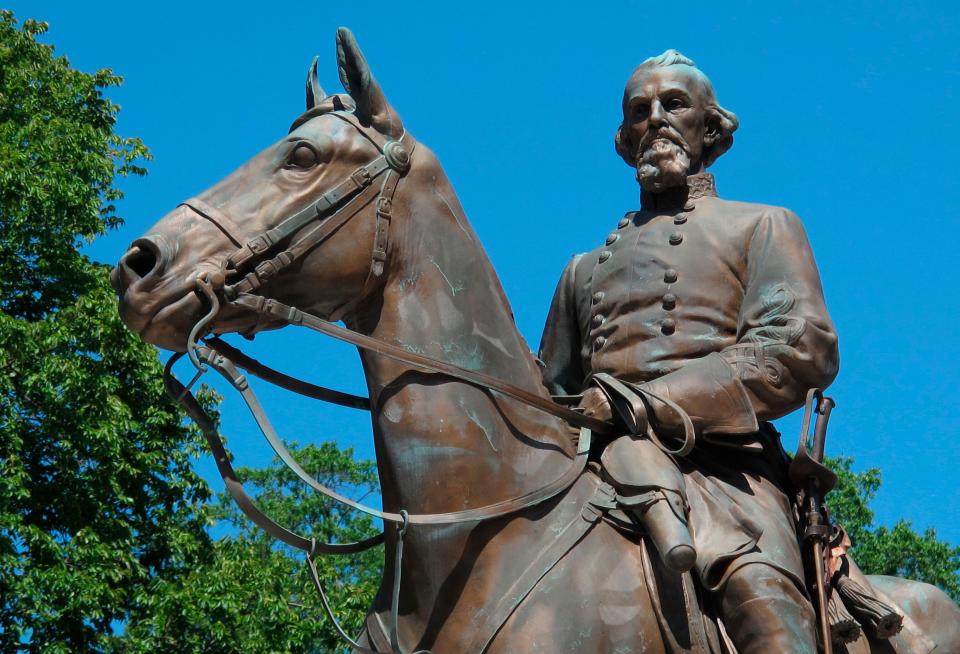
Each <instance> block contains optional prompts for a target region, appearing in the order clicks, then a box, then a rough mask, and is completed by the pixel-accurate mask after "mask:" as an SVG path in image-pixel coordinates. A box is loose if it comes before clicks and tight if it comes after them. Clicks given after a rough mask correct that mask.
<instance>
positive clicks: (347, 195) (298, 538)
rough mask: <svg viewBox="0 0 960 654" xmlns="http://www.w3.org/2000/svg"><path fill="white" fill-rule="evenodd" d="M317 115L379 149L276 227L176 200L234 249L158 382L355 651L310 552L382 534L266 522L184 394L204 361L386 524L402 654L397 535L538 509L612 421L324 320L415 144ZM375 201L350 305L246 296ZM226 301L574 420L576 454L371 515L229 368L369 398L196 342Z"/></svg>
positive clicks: (568, 481)
mask: <svg viewBox="0 0 960 654" xmlns="http://www.w3.org/2000/svg"><path fill="white" fill-rule="evenodd" d="M325 114H328V115H332V116H336V117H337V118H339V119H340V120H343V121H345V122H347V123H348V124H350V125H352V126H353V127H354V128H356V129H357V130H358V131H359V132H360V133H361V134H362V135H363V136H364V137H365V138H367V139H368V140H369V141H370V142H371V143H373V145H375V146H376V148H377V150H378V152H379V155H378V156H377V157H375V158H374V159H373V160H371V161H370V162H369V163H367V164H365V165H363V166H361V167H359V168H357V169H356V170H354V171H353V172H352V173H351V174H350V175H349V176H348V177H347V178H346V179H344V180H342V181H340V182H339V183H337V184H336V185H335V186H333V188H331V189H329V190H328V191H326V192H325V193H323V194H322V195H321V196H320V198H319V199H318V200H316V201H315V202H313V203H312V204H311V205H310V206H308V207H306V208H305V209H302V210H300V211H298V212H296V213H294V214H293V215H291V216H288V217H286V218H284V219H283V220H280V221H279V222H278V223H277V224H276V225H275V226H274V227H271V228H269V229H267V230H265V231H263V232H262V233H260V234H258V235H256V236H255V237H253V238H252V239H249V240H247V241H245V242H244V241H242V240H241V239H240V238H239V237H238V235H239V234H240V233H241V232H240V230H239V228H238V227H237V225H236V223H235V222H234V221H233V220H232V219H231V218H230V217H229V216H228V215H226V213H225V212H223V211H221V210H219V209H217V208H216V207H213V206H211V205H209V204H207V203H205V202H204V201H202V200H200V199H198V198H191V199H189V200H187V201H185V202H183V203H182V204H183V205H184V206H186V207H188V208H190V209H191V210H193V211H194V212H196V213H197V214H199V215H200V216H202V217H203V218H205V219H207V220H209V221H210V222H212V223H213V224H214V225H216V227H217V228H218V229H219V230H220V231H222V232H223V233H224V234H225V235H226V236H227V238H229V239H230V241H231V242H232V243H233V244H234V245H236V246H237V249H236V250H234V252H232V253H231V254H230V255H229V256H228V257H227V258H226V259H225V261H224V264H223V266H222V268H221V270H220V271H217V272H215V273H213V274H202V275H200V276H199V277H198V278H197V281H196V290H197V292H198V294H200V295H201V296H202V297H203V298H204V299H205V300H206V301H207V303H208V304H209V307H210V308H209V311H208V312H207V313H206V315H204V316H203V317H202V318H201V319H200V320H199V321H198V322H197V323H196V324H195V325H194V327H193V328H192V329H191V331H190V334H189V336H188V339H187V351H186V353H178V354H175V355H174V356H173V357H171V358H170V360H169V361H168V362H167V364H166V367H165V368H164V385H165V387H166V390H167V392H168V393H169V394H170V395H171V396H172V397H173V398H174V399H175V400H176V401H177V402H178V403H179V404H180V405H181V406H182V407H183V408H184V410H185V411H186V413H187V414H188V415H189V416H190V417H191V418H192V419H193V420H194V422H196V423H197V425H198V426H199V427H200V429H201V430H202V432H203V434H204V436H205V438H206V440H207V444H208V446H209V447H210V450H211V452H212V453H213V456H214V459H215V461H216V464H217V469H218V471H219V472H220V475H221V477H223V480H224V483H225V485H226V488H227V491H228V492H229V493H230V495H231V497H232V498H233V500H234V501H235V502H236V503H237V505H238V506H239V507H240V509H241V510H242V511H243V513H244V514H245V515H246V516H247V517H248V518H249V519H250V520H251V521H252V522H254V523H255V524H257V525H258V526H260V527H262V528H263V529H264V530H266V531H267V532H268V533H269V534H271V535H272V536H274V537H275V538H277V539H278V540H280V541H282V542H284V543H286V544H287V545H290V546H292V547H295V548H297V549H300V550H303V551H304V552H306V554H307V557H306V558H307V565H308V567H309V570H310V574H311V578H312V579H313V582H314V585H315V587H316V588H317V591H318V592H319V595H320V598H321V602H322V604H323V607H324V610H325V611H326V613H327V615H328V616H329V618H330V619H331V621H332V622H333V624H334V627H335V628H336V630H337V632H338V633H339V635H340V637H341V638H343V639H344V640H345V641H346V642H347V643H349V644H350V646H351V647H353V648H354V649H355V650H356V651H359V652H364V653H366V652H369V653H370V654H377V653H376V652H374V650H371V649H369V648H366V647H363V646H362V645H360V644H358V643H357V642H355V641H354V640H353V639H351V638H350V636H349V635H348V634H347V633H346V632H345V631H344V630H343V629H342V627H341V626H340V624H339V622H338V621H337V620H336V618H335V616H334V614H333V611H332V609H331V607H330V604H329V601H328V598H327V595H326V593H325V591H324V589H323V585H322V583H321V582H320V579H319V576H318V573H317V568H316V564H315V561H314V559H315V557H316V556H317V555H320V554H352V553H357V552H362V551H364V550H367V549H369V548H371V547H374V546H376V545H378V544H380V543H382V542H383V541H384V533H381V534H378V535H376V536H373V537H371V538H368V539H366V540H363V541H360V542H356V543H318V542H317V541H316V540H315V539H313V538H307V537H305V536H302V535H299V534H297V533H294V532H293V531H290V530H289V529H287V528H285V527H283V526H281V525H279V524H278V523H276V522H275V521H273V520H272V519H271V518H270V517H269V516H267V515H266V514H264V513H263V512H262V511H261V510H260V509H259V508H258V507H257V506H256V504H255V503H254V501H253V500H252V499H251V498H250V496H249V495H248V494H247V493H246V491H245V490H244V489H243V485H242V482H241V481H240V479H239V478H238V476H237V474H236V472H235V470H234V469H233V466H232V464H231V463H230V457H229V455H228V454H227V451H226V448H225V446H224V443H223V439H222V437H221V436H220V434H219V431H218V430H217V427H216V424H215V421H214V420H213V419H212V418H211V417H210V415H209V414H208V413H207V412H206V411H205V410H204V408H203V406H202V405H201V404H200V403H199V402H198V401H197V399H196V397H195V396H194V395H193V394H192V393H191V391H190V389H191V387H192V386H193V385H194V384H195V383H196V381H197V380H198V379H199V378H200V376H201V375H202V374H203V373H204V372H206V371H207V370H208V369H209V368H213V369H214V370H216V371H217V372H218V373H220V374H221V375H222V376H223V377H224V378H225V379H226V380H227V381H228V382H229V383H230V384H231V385H232V386H233V387H234V388H235V389H236V390H237V391H238V392H239V393H240V394H241V396H242V397H243V399H244V401H245V402H246V404H247V406H248V408H249V409H250V411H251V413H252V414H253V417H254V419H255V421H256V422H257V425H258V427H259V428H260V430H261V432H262V433H263V435H264V437H265V438H266V439H267V441H268V442H269V444H270V446H271V447H272V448H273V450H274V452H275V453H276V454H277V456H278V457H279V458H280V459H281V460H282V461H283V462H284V463H285V464H286V465H287V466H288V467H289V468H290V469H291V470H292V471H293V472H294V473H295V474H296V475H297V477H299V478H300V480H302V481H303V482H304V483H306V484H307V485H309V486H310V487H311V488H313V489H314V490H316V491H317V492H319V493H321V494H323V495H325V496H327V497H328V498H330V499H332V500H334V501H336V502H339V503H341V504H344V505H346V506H349V507H351V508H352V509H356V510H359V511H362V512H364V513H367V514H368V515H371V516H374V517H376V518H380V519H382V520H383V521H384V522H389V523H393V524H394V525H396V530H397V531H396V534H397V539H396V552H395V565H394V580H393V581H394V583H393V595H392V599H391V612H390V613H391V624H390V643H391V648H392V649H393V650H394V651H395V652H397V653H401V652H403V651H404V650H403V649H402V648H401V646H400V643H399V635H398V620H399V618H398V613H399V594H400V583H401V568H402V561H403V540H404V536H405V534H406V533H407V529H408V528H409V527H410V526H411V525H450V524H458V523H471V522H479V521H484V520H490V519H493V518H498V517H503V516H506V515H509V514H512V513H516V512H518V511H522V510H523V509H526V508H529V507H532V506H535V505H537V504H541V503H543V502H545V501H547V500H549V499H551V498H553V497H556V496H557V495H558V494H560V493H562V492H564V491H565V490H567V489H568V488H570V487H571V486H572V485H573V483H574V482H575V481H576V480H577V479H578V478H579V477H580V475H581V474H582V473H583V471H584V469H585V468H586V464H587V459H588V457H589V453H590V444H591V433H592V432H593V431H596V432H598V433H604V432H608V431H609V429H610V425H609V424H608V423H606V422H603V421H600V420H597V419H596V418H593V417H590V416H586V415H584V414H582V413H578V412H577V411H575V410H573V409H571V408H569V407H567V406H564V405H562V404H558V403H556V402H554V401H552V400H550V399H548V398H546V397H543V396H541V395H538V394H536V393H532V392H530V391H528V390H526V389H522V388H520V387H517V386H514V385H512V384H508V383H506V382H504V381H502V380H499V379H496V378H494V377H491V376H489V375H486V374H483V373H480V372H477V371H473V370H466V369H463V368H460V367H458V366H455V365H453V364H450V363H448V362H446V361H442V360H439V359H435V358H432V357H428V356H425V355H422V354H417V353H413V352H410V351H408V350H406V349H404V348H401V347H399V346H397V345H394V344H392V343H387V342H385V341H381V340H379V339H376V338H373V337H371V336H367V335H365V334H362V333H359V332H356V331H353V330H351V329H347V328H345V327H340V326H338V325H336V324H334V321H336V320H338V319H339V317H341V316H343V315H346V314H347V313H348V311H349V310H350V309H351V308H352V307H354V306H356V303H357V302H359V301H360V300H361V299H362V298H363V297H364V296H365V295H366V293H367V292H369V290H370V288H371V286H372V284H374V283H375V280H376V279H378V278H380V277H381V276H382V275H383V273H384V270H385V264H386V261H387V254H388V239H389V229H390V223H391V221H392V219H393V196H394V193H395V192H396V190H397V187H398V185H399V182H400V180H401V179H402V178H403V177H405V176H406V174H407V172H408V171H409V169H410V161H411V156H412V153H413V151H414V149H415V148H416V143H415V142H414V141H413V140H412V139H406V135H403V136H401V137H400V138H398V139H396V140H392V139H387V138H386V137H384V136H382V135H381V134H379V133H378V132H376V131H375V130H372V129H370V128H368V127H365V126H364V125H363V124H362V123H360V121H359V120H358V119H357V118H356V117H355V116H354V115H353V114H352V113H349V112H345V111H330V112H325ZM408 143H409V147H408ZM381 177H382V181H381V183H380V184H379V185H377V184H375V182H376V181H377V180H378V179H380V178H381ZM374 199H375V200H376V225H375V229H374V238H373V249H372V253H371V264H370V270H369V272H368V275H367V278H366V280H365V282H364V286H363V290H362V291H361V292H360V293H359V294H358V295H357V296H356V297H355V298H354V300H352V301H350V302H348V303H346V304H344V305H342V306H341V307H339V308H337V309H336V310H335V311H334V312H333V313H332V314H331V315H330V316H327V319H323V318H319V317H317V316H314V315H312V314H309V313H306V312H303V311H301V310H300V309H297V308H296V307H292V306H288V305H285V304H282V303H280V302H277V301H276V300H273V299H270V298H266V297H264V296H262V295H257V294H255V293H254V291H256V290H257V289H259V288H260V287H261V286H262V285H263V284H264V283H266V282H267V281H269V280H271V279H273V278H275V277H276V276H277V275H278V274H279V273H280V272H282V271H283V270H285V269H287V268H289V267H290V266H291V265H292V264H294V263H295V262H297V261H299V260H301V259H302V258H303V257H304V256H306V255H307V254H308V253H309V252H311V251H312V250H313V249H315V248H316V247H318V246H319V245H320V244H321V243H323V242H324V241H326V240H327V239H328V238H330V237H331V236H332V235H333V234H335V233H336V232H337V231H338V230H339V229H340V228H342V227H343V226H344V225H346V224H347V223H348V222H349V221H350V220H351V219H352V218H354V217H355V216H357V215H358V214H359V213H360V211H361V210H362V209H363V208H364V207H366V206H367V205H369V204H370V202H372V201H374ZM313 223H316V224H313ZM304 229H307V231H305V232H304V233H303V234H302V235H301V236H300V237H299V238H298V239H296V240H293V239H292V237H293V236H294V235H295V234H296V233H297V232H299V231H301V230H304ZM288 241H290V242H288ZM237 277H239V279H238V281H235V282H233V283H231V284H228V283H227V281H228V280H229V279H231V278H237ZM224 306H231V307H235V308H239V309H245V310H247V311H250V312H252V313H254V314H255V315H256V316H257V318H258V324H259V321H260V320H264V319H266V320H270V321H274V322H276V321H279V322H282V323H287V324H292V325H301V326H304V327H308V328H310V329H312V330H314V331H317V332H320V333H323V334H326V335H328V336H331V337H332V338H335V339H338V340H341V341H344V342H347V343H350V344H352V345H354V346H356V347H358V348H361V349H364V350H367V351H368V352H372V353H375V354H377V355H380V356H385V357H388V358H391V359H394V360H397V361H400V362H402V363H405V364H407V365H410V366H413V367H417V368H420V369H423V370H427V371H429V372H433V373H439V374H443V375H446V376H448V377H451V378H454V379H458V380H460V381H463V382H466V383H468V384H471V385H474V386H476V387H478V388H481V389H483V390H484V391H485V392H488V393H491V392H493V393H496V394H500V395H504V396H506V397H509V398H512V399H514V400H517V401H519V402H521V403H523V404H526V405H528V406H530V407H533V408H535V409H538V410H540V411H543V412H545V413H548V414H550V415H553V416H555V417H558V418H561V419H562V420H564V421H566V422H567V423H569V424H571V425H574V426H578V427H580V438H579V440H578V444H577V451H576V455H575V456H574V458H573V460H572V461H571V463H570V465H569V466H568V468H567V469H566V470H565V471H564V472H563V474H561V475H560V476H559V477H558V478H556V479H555V480H553V481H552V482H550V483H547V484H545V485H543V486H541V487H539V488H537V489H535V490H533V491H530V492H528V493H526V494H524V495H522V496H519V497H514V498H510V499H506V500H501V501H499V502H496V503H493V504H490V505H487V506H482V507H477V508H473V509H466V510H462V511H453V512H447V513H429V514H410V513H408V512H407V511H405V510H400V511H399V512H390V511H381V510H378V509H375V508H372V507H369V506H366V505H363V504H361V503H359V502H355V501H353V500H351V499H349V498H347V497H345V496H343V495H341V494H340V493H338V492H336V491H335V490H333V489H331V488H328V487H327V486H325V485H323V484H321V483H320V482H319V481H317V480H316V479H315V478H314V477H313V476H312V475H310V474H309V473H308V472H307V471H306V470H304V469H303V468H302V467H301V466H300V465H299V463H298V462H297V461H296V459H295V458H294V457H293V456H292V455H291V454H290V452H289V451H288V450H287V448H286V447H285V446H284V444H283V442H282V440H281V439H280V437H279V436H278V434H277V432H276V430H275V429H274V428H273V426H272V425H271V423H270V421H269V419H268V418H267V416H266V414H265V412H264V410H263V407H262V406H261V405H260V403H259V401H258V400H257V397H256V395H255V394H254V393H253V390H252V389H251V388H250V385H249V384H248V382H247V379H246V377H245V376H244V375H243V374H242V373H241V372H239V370H238V366H239V367H240V368H242V369H244V370H246V371H247V372H249V373H251V374H253V375H255V376H257V377H260V378H262V379H265V380H266V381H269V382H271V383H273V384H276V385H278V386H280V387H282V388H285V389H287V390H290V391H293V392H296V393H299V394H301V395H305V396H308V397H312V398H315V399H321V400H324V401H327V402H332V403H335V404H340V405H342V406H350V407H353V408H360V409H366V410H369V409H370V401H369V400H368V399H367V398H363V397H359V396H354V395H349V394H346V393H341V392H339V391H334V390H330V389H326V388H323V387H320V386H315V385H313V384H309V383H307V382H303V381H300V380H297V379H294V378H292V377H289V376H287V375H284V374H283V373H280V372H277V371H276V370H272V369H271V368H268V367H267V366H264V365H263V364H261V363H259V362H257V361H255V360H254V359H251V358H250V357H248V356H246V355H244V354H243V353H242V352H240V351H239V350H237V349H236V348H234V347H232V346H230V345H228V344H227V343H225V342H223V341H222V340H220V339H219V338H216V337H212V338H204V337H205V336H206V335H207V333H208V331H209V327H210V325H211V324H212V323H213V321H214V320H215V318H216V317H217V315H218V314H219V313H220V311H221V309H222V307H224ZM254 329H256V327H254ZM184 354H186V355H187V356H189V358H190V360H191V362H192V363H193V364H194V366H195V367H196V369H197V373H196V375H195V376H194V377H193V379H192V380H191V381H190V382H189V383H188V384H187V385H184V384H182V383H181V382H180V381H179V380H178V379H177V378H176V377H175V376H174V375H173V372H172V368H173V365H174V364H175V363H176V362H177V361H178V360H179V359H180V358H182V357H183V356H184ZM656 399H658V400H660V401H663V402H665V403H666V404H667V405H668V406H670V408H672V409H674V410H675V411H676V412H677V413H678V415H681V416H682V417H685V420H684V428H685V431H686V439H685V440H688V441H690V443H691V444H692V439H693V425H692V422H690V421H689V417H686V414H685V413H683V411H682V409H680V407H678V406H677V405H676V404H675V403H673V402H671V401H669V400H665V399H661V398H656ZM415 654H418V653H415Z"/></svg>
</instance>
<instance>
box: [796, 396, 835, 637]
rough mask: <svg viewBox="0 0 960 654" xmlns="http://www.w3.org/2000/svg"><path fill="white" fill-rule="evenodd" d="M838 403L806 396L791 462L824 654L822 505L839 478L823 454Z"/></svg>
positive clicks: (825, 537) (826, 538) (826, 544)
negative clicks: (797, 440) (796, 445)
mask: <svg viewBox="0 0 960 654" xmlns="http://www.w3.org/2000/svg"><path fill="white" fill-rule="evenodd" d="M835 406H836V403H835V402H834V401H833V399H832V398H829V397H825V396H824V395H823V392H822V391H821V390H820V389H819V388H812V389H810V391H808V392H807V401H806V406H805V408H804V413H803V426H802V427H801V428H800V444H799V446H798V447H797V453H796V455H795V456H794V457H793V461H791V462H790V480H791V481H792V482H793V485H794V487H795V488H797V489H801V490H802V493H803V499H802V502H801V506H802V509H803V511H804V512H803V517H804V519H805V523H806V527H805V529H804V532H803V544H804V547H805V548H808V551H809V552H810V556H811V558H812V559H813V561H812V566H813V570H814V577H815V587H816V588H815V591H816V601H817V617H818V627H819V632H820V641H821V642H822V643H823V651H824V654H833V643H832V638H831V635H830V618H829V615H828V614H827V601H828V599H829V587H830V585H829V584H830V580H829V579H827V572H826V565H825V564H824V554H825V552H829V551H830V531H831V529H830V517H829V516H828V515H827V511H826V507H825V506H824V504H823V498H824V496H825V495H826V494H827V493H828V492H830V491H831V490H832V489H833V487H834V486H836V485H837V475H836V474H834V473H833V471H832V470H830V469H829V468H827V467H826V466H824V465H823V451H824V445H825V444H826V438H827V422H828V421H829V420H830V412H831V411H833V408H834V407H835ZM814 413H815V414H816V416H817V417H816V421H815V423H814V428H813V435H812V436H811V434H810V420H811V417H812V416H813V414H814Z"/></svg>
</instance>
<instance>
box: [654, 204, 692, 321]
mask: <svg viewBox="0 0 960 654" xmlns="http://www.w3.org/2000/svg"><path fill="white" fill-rule="evenodd" d="M695 207H696V205H694V204H693V202H687V203H686V204H685V205H683V211H684V212H690V211H693V210H694V208H695ZM686 222H687V213H678V214H677V215H676V216H674V217H673V224H674V225H677V226H678V227H679V226H680V225H683V224H685V223H686ZM668 242H669V243H670V245H680V244H681V243H683V232H681V231H680V230H679V229H675V230H673V231H672V232H671V233H670V237H669V238H668ZM679 278H680V274H679V273H678V272H677V271H676V270H674V269H673V268H667V269H666V270H665V271H664V272H663V281H664V283H665V284H667V285H668V290H667V292H666V293H664V294H663V297H662V298H660V306H661V307H663V310H664V311H673V310H674V309H675V308H676V306H677V296H676V295H675V294H673V293H671V292H670V291H669V285H670V284H673V283H675V282H676V281H677V279H679ZM675 331H677V321H676V320H674V319H673V318H671V317H669V316H667V317H666V318H664V319H663V320H662V321H660V333H662V334H663V335H665V336H670V335H671V334H673V333H674V332H675Z"/></svg>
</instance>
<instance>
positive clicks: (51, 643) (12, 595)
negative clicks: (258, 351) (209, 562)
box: [0, 269, 210, 652]
mask: <svg viewBox="0 0 960 654" xmlns="http://www.w3.org/2000/svg"><path fill="white" fill-rule="evenodd" d="M95 271H96V269H92V270H91V271H90V272H91V275H93V274H94V272H95ZM94 279H97V280H98V282H99V285H98V286H97V287H95V288H94V289H93V290H92V291H90V292H88V293H87V294H85V295H83V296H81V297H80V299H78V300H77V301H76V302H75V303H74V304H72V305H70V306H66V307H64V308H62V309H61V310H60V311H57V312H56V313H55V314H51V316H49V317H48V318H46V319H43V320H37V321H25V320H20V319H17V318H13V317H11V316H9V315H7V314H6V313H3V312H0V370H3V371H4V374H3V375H0V598H2V600H0V651H4V652H12V651H16V649H17V646H18V644H19V643H21V642H29V643H30V645H29V646H25V647H24V648H23V651H31V652H32V651H38V652H39V651H43V652H82V651H97V650H98V649H99V646H100V643H101V642H102V641H103V638H104V634H109V633H110V632H111V631H112V624H113V623H114V622H115V621H122V620H124V619H125V618H126V612H127V610H128V608H129V606H130V605H131V602H133V601H134V600H135V599H136V598H137V597H138V596H139V595H142V594H144V593H146V592H148V588H149V584H150V581H151V578H152V577H154V576H156V575H162V576H164V577H167V578H170V579H175V578H177V577H178V576H181V575H183V574H185V573H186V572H187V570H188V569H189V567H190V566H191V565H192V562H193V561H194V560H195V559H196V558H197V557H198V556H203V555H204V554H205V553H206V552H208V551H209V550H210V543H209V537H208V536H207V534H206V524H207V520H208V519H207V518H206V516H205V512H204V502H205V501H206V500H207V499H208V497H209V492H208V490H207V487H206V484H205V483H204V482H203V480H202V479H200V478H199V477H198V476H197V475H196V473H194V472H193V469H192V467H191V459H192V458H193V457H194V456H195V455H196V454H197V453H198V448H199V445H200V440H199V436H198V434H197V433H195V431H194V430H188V429H184V427H183V426H182V419H181V416H180V415H179V413H178V412H177V411H176V410H175V408H174V407H173V406H172V405H171V404H170V403H169V402H167V401H165V400H164V395H163V389H162V387H161V383H160V377H159V374H160V367H159V364H158V362H157V360H156V356H155V354H154V351H153V350H152V348H150V347H149V346H146V345H144V344H143V343H142V342H140V340H139V339H138V338H137V337H136V336H135V335H134V334H132V333H131V332H130V331H129V330H127V329H126V328H125V327H124V326H123V325H122V324H121V323H120V321H119V319H118V318H117V315H116V310H115V308H114V304H115V303H114V296H113V293H112V291H110V290H109V288H108V285H107V283H106V271H105V270H103V269H100V270H99V272H98V274H97V275H96V276H95V277H94Z"/></svg>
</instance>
